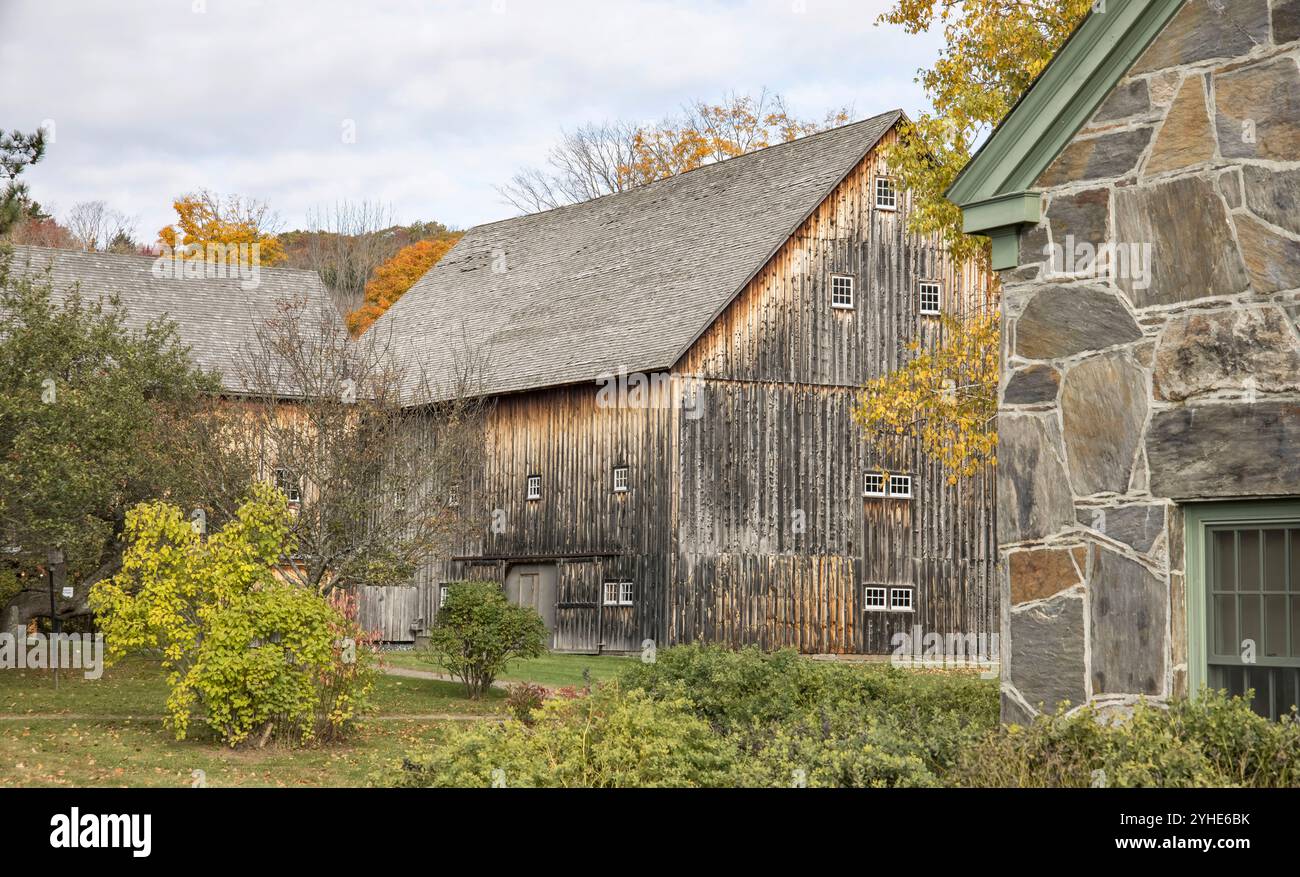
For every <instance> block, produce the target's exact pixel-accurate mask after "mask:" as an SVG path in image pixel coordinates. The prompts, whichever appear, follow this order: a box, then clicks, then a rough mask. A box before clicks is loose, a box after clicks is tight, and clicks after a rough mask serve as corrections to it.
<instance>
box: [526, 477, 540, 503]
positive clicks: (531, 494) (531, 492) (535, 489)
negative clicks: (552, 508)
mask: <svg viewBox="0 0 1300 877" xmlns="http://www.w3.org/2000/svg"><path fill="white" fill-rule="evenodd" d="M528 498H529V499H530V500H534V499H541V498H542V476H540V475H529V476H528Z"/></svg>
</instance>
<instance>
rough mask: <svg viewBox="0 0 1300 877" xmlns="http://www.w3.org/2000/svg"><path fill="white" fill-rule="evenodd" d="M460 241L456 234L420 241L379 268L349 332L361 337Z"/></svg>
mask: <svg viewBox="0 0 1300 877" xmlns="http://www.w3.org/2000/svg"><path fill="white" fill-rule="evenodd" d="M460 238H461V235H460V233H456V232H453V233H449V234H448V235H447V236H445V237H438V238H432V239H428V240H422V241H417V242H415V243H413V244H411V245H409V246H406V247H403V248H402V249H400V250H398V251H397V253H396V255H394V256H393V258H391V259H389V260H388V261H387V262H385V263H384V264H382V265H380V266H379V267H378V268H376V269H375V275H374V278H373V279H372V280H371V281H370V282H369V283H367V284H366V292H365V304H364V305H362V306H361V307H360V308H358V309H357V310H355V311H353V312H352V313H351V314H350V315H349V316H348V328H349V329H350V330H351V331H352V334H353V335H361V334H362V333H364V332H365V331H366V330H367V329H368V328H370V326H371V325H372V324H373V323H374V322H375V320H377V319H379V317H380V316H381V315H382V314H383V313H384V311H386V310H388V309H389V308H390V307H392V305H393V303H394V302H395V301H397V300H398V299H399V298H401V297H402V294H403V293H404V292H406V291H407V290H408V289H410V288H411V287H412V286H414V285H415V283H416V281H418V280H419V279H420V278H421V277H423V276H424V274H425V272H426V271H428V270H429V269H430V268H432V267H433V266H434V265H436V264H438V262H439V261H440V260H441V259H442V257H443V256H445V255H447V253H449V252H450V251H451V248H452V247H454V246H456V242H457V241H459V240H460Z"/></svg>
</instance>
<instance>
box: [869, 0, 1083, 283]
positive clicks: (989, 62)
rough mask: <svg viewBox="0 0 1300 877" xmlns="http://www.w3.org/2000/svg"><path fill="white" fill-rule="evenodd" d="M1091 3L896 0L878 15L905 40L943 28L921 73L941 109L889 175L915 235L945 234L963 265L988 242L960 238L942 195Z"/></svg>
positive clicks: (914, 132) (913, 130) (915, 126)
mask: <svg viewBox="0 0 1300 877" xmlns="http://www.w3.org/2000/svg"><path fill="white" fill-rule="evenodd" d="M1094 3H1095V0H964V2H961V3H953V2H951V0H896V2H895V4H894V6H893V8H892V9H890V10H889V11H888V12H886V13H885V14H884V15H882V16H881V17H880V23H882V24H892V25H899V26H901V27H902V28H903V29H904V30H905V31H907V32H908V33H928V32H929V31H930V30H932V29H935V28H941V29H942V31H943V35H944V48H943V49H942V50H941V52H940V55H939V58H938V59H937V60H936V61H935V62H934V66H932V67H929V68H923V69H922V70H920V71H919V73H918V75H917V81H918V82H919V83H920V84H921V86H922V87H923V88H924V89H925V94H926V97H927V98H929V101H930V104H931V106H932V107H933V108H934V109H933V111H932V112H926V113H921V114H920V115H919V116H917V118H916V120H915V121H914V122H913V123H912V124H911V125H909V126H904V128H903V131H902V136H901V137H900V139H899V143H898V145H897V146H895V147H894V148H893V149H892V150H891V155H890V167H891V168H892V169H893V170H894V172H895V174H896V175H897V176H898V178H899V182H900V183H901V184H902V185H903V187H904V188H906V189H907V190H908V191H910V192H911V193H912V196H913V203H914V205H915V206H914V208H913V210H912V212H911V215H910V217H909V223H910V225H911V227H912V229H913V231H916V232H920V233H923V234H928V233H931V232H939V233H941V234H943V236H944V238H945V240H946V242H947V244H948V246H949V247H950V248H951V249H952V250H953V253H954V255H956V256H958V257H959V258H965V257H968V256H979V255H981V254H982V253H983V252H984V248H985V246H986V242H985V241H984V240H982V239H976V238H969V237H966V236H965V235H963V234H962V230H961V211H960V210H958V209H957V207H956V205H954V204H953V203H952V202H950V201H948V200H947V199H946V198H944V194H943V193H944V192H945V191H947V189H948V187H949V186H950V185H951V184H952V182H953V180H955V179H956V178H957V174H958V173H960V172H961V169H962V168H963V167H965V166H966V162H967V161H969V160H970V156H971V153H972V151H973V150H974V148H975V146H976V145H977V144H978V143H979V142H980V141H981V140H982V139H983V138H984V137H985V136H987V134H988V133H989V131H990V130H992V128H993V126H994V125H996V124H997V123H998V122H999V121H1001V120H1002V117H1003V116H1005V115H1006V114H1007V112H1008V111H1009V110H1010V109H1011V107H1012V106H1014V105H1015V102H1016V101H1017V100H1019V98H1020V95H1021V94H1023V93H1024V91H1025V89H1027V88H1028V87H1029V86H1030V84H1031V83H1033V81H1034V79H1035V77H1037V76H1038V74H1039V73H1041V72H1042V70H1043V68H1044V67H1046V66H1047V63H1048V62H1049V61H1050V60H1051V59H1052V56H1053V55H1054V54H1055V53H1056V50H1057V49H1059V48H1060V47H1061V46H1062V45H1063V44H1064V43H1065V41H1066V39H1068V38H1069V36H1070V34H1071V33H1073V32H1074V29H1075V28H1076V27H1078V25H1079V23H1080V22H1082V21H1083V19H1084V16H1085V15H1087V13H1088V11H1089V10H1090V9H1091V8H1092V7H1093V5H1094Z"/></svg>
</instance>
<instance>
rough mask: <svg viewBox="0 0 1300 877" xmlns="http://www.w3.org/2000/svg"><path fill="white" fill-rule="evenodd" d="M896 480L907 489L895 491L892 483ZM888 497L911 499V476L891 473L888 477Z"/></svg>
mask: <svg viewBox="0 0 1300 877" xmlns="http://www.w3.org/2000/svg"><path fill="white" fill-rule="evenodd" d="M896 480H897V481H899V482H904V483H906V484H907V489H906V490H895V489H894V483H895V481H896ZM889 495H890V496H892V497H896V498H898V499H911V498H912V476H911V475H899V474H893V473H891V474H890V476H889Z"/></svg>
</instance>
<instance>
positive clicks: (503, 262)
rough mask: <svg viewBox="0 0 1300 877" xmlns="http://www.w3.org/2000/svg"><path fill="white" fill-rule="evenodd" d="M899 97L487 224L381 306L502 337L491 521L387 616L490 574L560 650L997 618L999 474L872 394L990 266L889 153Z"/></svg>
mask: <svg viewBox="0 0 1300 877" xmlns="http://www.w3.org/2000/svg"><path fill="white" fill-rule="evenodd" d="M902 120H903V115H902V113H901V112H897V111H895V112H890V113H885V114H883V115H880V116H876V117H874V118H871V119H867V120H865V121H862V122H858V123H855V124H851V125H846V126H844V127H840V128H837V129H834V130H831V131H828V132H825V133H821V134H817V135H813V136H809V137H805V138H803V139H800V140H796V141H793V142H790V143H786V144H782V145H778V146H773V147H770V148H767V149H763V150H761V151H758V152H754V153H751V154H748V155H745V156H742V157H739V158H735V159H731V160H729V161H725V162H721V163H718V164H712V165H708V166H705V167H702V168H700V169H698V170H694V171H691V172H689V173H685V174H681V175H679V176H676V177H672V178H669V179H666V180H663V181H660V182H657V183H654V184H652V185H649V186H645V187H642V188H638V189H634V190H631V191H627V192H623V193H619V194H615V195H610V196H607V197H604V198H598V199H596V200H593V201H589V202H586V203H582V204H577V205H573V206H568V207H563V208H560V209H556V210H551V211H547V212H543V213H538V214H533V215H529V216H522V217H519V218H515V219H510V220H506V221H503V222H497V223H493V224H489V225H484V226H480V227H478V228H474V229H471V230H470V231H469V232H468V233H467V234H466V235H465V237H464V239H463V240H462V241H461V242H460V243H459V244H458V245H457V246H456V248H455V249H454V250H453V251H452V252H451V253H450V254H448V255H447V256H446V257H445V258H444V259H443V260H442V261H441V262H440V263H439V264H438V265H437V266H436V267H434V268H433V269H432V270H431V271H430V272H429V273H428V274H427V275H426V276H425V277H424V278H422V279H421V280H420V282H419V283H418V284H416V286H415V287H413V288H412V289H411V290H410V291H409V292H407V293H406V295H405V296H403V298H402V299H401V300H400V301H399V302H398V303H397V304H396V305H395V306H394V307H393V308H392V309H391V310H390V311H389V312H388V313H387V314H386V315H385V316H384V317H383V318H382V319H381V320H380V321H379V322H378V323H377V324H376V326H375V327H374V328H373V329H372V330H371V331H377V332H385V333H389V334H390V336H391V338H392V343H393V344H394V348H395V349H396V350H398V351H400V352H401V355H402V356H405V357H407V358H408V360H407V363H406V364H407V365H408V366H410V367H411V368H410V369H409V371H410V372H411V373H413V374H415V373H421V372H423V373H425V374H433V375H437V374H439V373H443V372H447V371H450V370H451V369H453V368H454V366H455V361H456V357H457V356H458V355H461V354H462V353H464V352H465V351H470V352H472V354H473V355H476V356H480V357H482V361H483V362H484V363H485V366H484V368H483V370H482V371H483V373H482V375H481V386H482V390H481V392H482V393H484V394H485V395H489V396H491V397H493V399H494V403H493V405H492V407H491V411H490V414H489V416H488V423H487V425H486V428H485V435H484V442H483V449H484V452H483V458H482V464H481V466H475V467H474V469H475V475H474V476H473V477H472V478H471V479H469V483H465V484H462V485H459V486H458V487H457V489H456V492H457V499H458V503H459V505H460V508H461V511H462V514H464V515H467V516H469V520H470V521H471V522H472V524H473V532H474V535H473V537H472V538H469V539H467V540H466V541H465V542H464V544H462V545H460V546H459V547H458V548H457V549H456V551H455V555H454V557H452V558H451V559H450V560H446V561H440V562H438V563H434V564H430V565H429V566H428V567H427V568H426V569H424V570H423V572H422V573H421V575H420V578H419V581H418V582H417V587H416V588H415V589H408V590H407V591H405V592H398V591H394V590H392V589H389V590H387V591H385V592H382V593H378V592H377V593H371V594H368V595H367V602H368V603H369V604H370V606H369V608H368V611H369V612H370V613H371V617H375V618H379V617H388V618H390V619H392V618H396V617H400V618H401V622H400V623H395V624H393V625H391V628H392V629H394V630H395V631H396V632H397V634H399V636H398V638H403V637H401V636H400V634H401V633H402V631H404V630H406V629H408V628H418V627H419V626H420V625H421V624H422V623H428V622H429V621H431V620H432V619H433V618H434V617H435V616H436V612H437V606H438V602H439V596H440V593H441V589H442V588H444V587H445V586H446V585H447V584H448V583H450V582H453V581H458V580H466V579H488V580H495V581H499V582H501V583H502V585H503V586H504V588H505V589H506V591H507V593H508V594H509V596H510V597H511V599H512V600H515V601H517V602H519V603H522V604H526V605H532V606H535V607H536V608H537V609H538V611H539V612H541V614H542V615H543V617H544V618H545V619H546V622H547V625H548V627H549V628H550V629H551V631H552V633H553V646H554V648H555V649H557V650H562V651H578V652H600V651H611V652H628V651H636V650H640V649H642V647H643V644H644V643H645V642H646V641H647V640H649V641H653V642H654V643H655V644H656V645H658V646H664V645H671V644H676V643H685V642H715V643H726V644H730V645H734V646H740V645H744V644H751V643H753V644H758V645H761V646H763V647H765V648H780V647H793V648H797V649H799V650H800V651H802V652H805V653H814V654H816V653H827V654H830V653H835V654H888V653H890V652H891V651H892V650H893V647H892V645H891V639H892V637H893V635H894V634H895V633H896V632H900V631H907V632H911V631H914V630H916V629H918V628H919V629H921V630H922V631H924V632H925V633H938V634H949V635H950V634H963V635H979V634H989V633H993V632H995V631H996V630H997V625H998V606H997V586H996V580H995V576H994V563H995V558H996V545H995V543H994V535H993V533H994V530H993V521H992V515H993V502H992V499H993V498H992V490H993V485H992V479H991V477H978V478H975V479H967V480H964V481H962V482H960V483H959V484H958V485H956V486H952V485H950V484H949V483H948V478H947V472H945V471H944V470H943V469H942V467H941V466H940V465H939V464H938V463H937V462H935V461H934V460H931V459H927V457H926V456H924V455H922V454H920V453H918V451H917V449H916V448H915V447H914V446H913V445H912V443H911V442H910V441H904V440H888V441H881V440H875V439H871V438H870V437H867V436H865V435H864V433H863V431H862V429H861V428H860V427H859V426H858V425H857V424H856V423H855V422H854V419H853V410H854V407H855V400H856V398H857V396H858V393H859V392H860V389H861V386H862V385H863V383H864V382H865V381H867V380H869V379H871V378H875V377H877V376H880V375H882V374H885V373H887V372H889V371H891V370H893V369H895V368H896V367H897V366H899V365H900V364H901V363H903V362H905V361H906V359H907V357H908V356H909V355H910V354H909V352H908V345H909V344H910V343H911V342H912V341H914V340H915V339H917V338H921V339H922V340H923V342H924V343H927V344H933V343H934V342H935V341H937V340H938V338H939V334H940V332H941V322H940V319H939V315H940V314H941V313H943V312H960V311H963V310H965V309H967V308H969V307H970V306H971V304H972V302H975V301H978V300H982V299H983V296H984V292H985V284H986V282H987V281H986V278H985V277H984V276H983V275H982V274H981V273H980V272H979V271H978V270H977V269H976V268H975V267H974V266H969V265H957V264H953V262H952V260H951V259H950V258H949V257H948V255H947V254H946V252H945V251H944V250H943V249H942V248H941V247H940V246H939V245H938V244H937V242H936V241H935V240H931V239H927V238H922V237H918V236H916V235H913V234H910V233H909V232H908V231H907V230H906V228H905V223H906V219H907V213H908V209H909V198H908V194H907V193H906V192H904V191H901V190H900V189H899V187H898V186H897V184H896V182H895V180H894V179H893V178H892V177H891V176H890V174H889V170H888V168H887V166H886V164H885V161H884V159H883V157H882V150H883V148H884V147H887V146H888V145H889V144H890V143H891V142H892V141H893V140H894V138H895V137H896V136H897V126H898V125H899V123H900V121H902ZM480 522H481V525H480ZM380 598H382V599H383V601H385V602H386V603H387V606H386V607H384V608H383V609H382V610H380V609H379V608H378V606H377V601H379V599H380ZM408 622H409V623H408ZM386 626H389V625H386Z"/></svg>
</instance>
